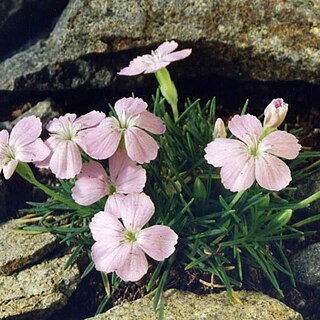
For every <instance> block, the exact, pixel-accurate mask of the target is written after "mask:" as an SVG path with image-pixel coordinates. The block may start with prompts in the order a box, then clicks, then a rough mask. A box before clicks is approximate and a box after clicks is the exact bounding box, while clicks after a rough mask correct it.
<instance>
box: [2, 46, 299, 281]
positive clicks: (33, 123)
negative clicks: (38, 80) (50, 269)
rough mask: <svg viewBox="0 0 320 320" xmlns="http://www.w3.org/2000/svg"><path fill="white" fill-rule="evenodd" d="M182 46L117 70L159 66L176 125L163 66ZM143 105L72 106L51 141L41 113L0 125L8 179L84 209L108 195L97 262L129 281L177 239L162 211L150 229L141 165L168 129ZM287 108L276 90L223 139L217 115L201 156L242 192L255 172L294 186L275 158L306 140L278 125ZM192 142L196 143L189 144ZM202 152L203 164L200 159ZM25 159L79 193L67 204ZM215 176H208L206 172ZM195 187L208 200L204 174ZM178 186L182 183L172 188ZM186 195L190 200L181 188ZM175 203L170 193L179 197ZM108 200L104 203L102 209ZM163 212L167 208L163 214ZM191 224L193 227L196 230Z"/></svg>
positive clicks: (96, 225) (289, 154)
mask: <svg viewBox="0 0 320 320" xmlns="http://www.w3.org/2000/svg"><path fill="white" fill-rule="evenodd" d="M177 46H178V45H177V43H176V42H174V41H170V42H165V43H163V44H161V45H160V46H159V47H158V48H157V49H156V50H155V51H154V52H152V53H151V55H144V56H142V57H137V58H136V59H134V60H132V61H131V62H130V64H129V66H128V67H126V68H124V69H122V70H121V71H120V72H119V74H120V75H127V76H132V75H137V74H140V73H155V75H156V78H157V80H158V82H159V88H160V91H161V93H162V95H163V97H164V98H165V99H166V100H167V102H168V103H169V104H170V105H171V107H172V115H173V117H174V121H173V122H169V123H170V124H171V125H172V126H174V125H179V121H180V118H179V110H178V95H177V90H176V88H175V85H174V83H173V81H172V80H171V77H170V75H169V72H168V70H167V69H166V67H167V66H168V65H169V64H170V62H172V61H177V60H181V59H184V58H186V57H187V56H189V55H190V53H191V49H184V50H180V51H176V52H174V50H175V49H176V48H177ZM147 107H148V105H147V103H146V102H145V101H143V100H142V99H140V98H133V97H129V98H122V99H120V100H118V101H117V102H116V103H115V106H114V113H113V115H112V116H106V115H105V114H104V113H103V112H99V111H91V112H89V113H87V114H85V115H83V116H80V117H78V118H77V116H76V114H70V113H67V114H66V115H64V116H61V117H59V118H56V119H53V120H51V121H50V122H49V123H48V124H47V126H46V129H47V131H48V133H49V138H48V139H47V140H46V141H43V140H42V139H41V138H40V135H41V131H42V124H41V121H40V119H39V118H37V117H35V116H31V117H26V118H24V119H22V120H21V121H19V122H18V123H17V124H16V125H15V127H14V128H13V129H12V132H11V134H10V135H9V133H8V132H7V131H6V130H2V131H0V171H1V170H3V173H4V176H5V178H6V179H9V178H10V177H11V176H12V174H13V172H14V171H15V170H17V172H18V173H19V174H20V175H21V176H22V177H25V178H26V179H27V180H28V181H30V182H31V183H34V184H35V185H36V186H37V187H39V188H41V189H42V190H43V191H45V192H47V194H49V195H50V196H53V197H56V199H58V200H59V201H61V202H65V203H66V204H68V205H70V206H71V207H73V208H74V207H75V206H78V205H79V206H81V208H83V207H86V206H91V205H93V204H95V203H97V202H99V203H100V202H101V201H104V202H103V205H104V209H103V211H100V212H98V213H96V212H97V211H98V210H100V209H97V210H96V209H94V210H95V211H94V213H96V214H95V215H94V216H93V214H92V216H93V217H92V216H91V217H92V219H91V222H90V225H89V228H90V231H91V234H92V238H93V239H94V240H95V243H94V244H93V246H92V259H93V261H94V263H95V266H96V269H97V270H99V271H102V272H105V273H109V272H116V274H117V275H118V276H119V277H120V278H122V279H123V280H125V281H137V280H139V279H140V278H141V277H142V276H143V275H145V274H146V273H147V270H148V261H147V258H146V255H148V256H149V257H151V258H152V259H154V260H156V261H163V260H164V259H166V258H168V257H169V256H170V255H172V254H173V252H174V251H175V246H176V244H177V241H178V235H177V234H176V233H175V231H173V229H171V228H170V227H168V226H165V225H162V224H164V223H165V222H167V221H171V222H172V221H174V219H172V220H170V219H168V220H165V219H163V220H161V219H158V220H157V221H160V224H159V225H153V226H147V227H146V228H144V226H145V225H146V224H148V223H149V221H150V220H151V218H152V216H153V215H154V213H155V212H156V208H155V206H154V204H153V202H152V200H151V198H150V197H149V196H148V195H146V194H145V193H144V188H145V185H146V181H147V172H146V169H145V168H146V167H147V166H146V165H145V166H144V164H145V163H150V161H152V160H154V159H155V158H156V157H157V154H158V151H159V144H158V142H157V140H156V136H157V135H161V134H164V133H165V131H166V126H165V124H164V122H163V120H162V119H161V118H160V117H158V116H156V115H155V114H153V113H151V112H149V111H147ZM287 111H288V105H287V104H286V103H285V102H284V101H283V99H280V98H278V99H274V100H273V101H272V102H271V103H270V104H269V105H268V106H267V107H266V109H265V112H264V115H265V118H264V121H263V124H262V123H261V122H260V120H259V119H258V118H257V117H255V116H253V115H250V114H246V115H241V116H240V115H235V116H234V117H233V118H232V119H231V121H230V122H229V123H228V128H227V129H228V130H229V131H230V132H231V134H232V135H233V136H234V137H236V138H237V139H234V138H233V137H231V138H227V129H226V126H225V124H224V122H223V121H222V119H220V118H218V119H217V120H216V123H215V125H214V128H210V129H209V130H207V132H210V137H209V138H207V140H206V142H205V144H206V143H207V142H208V141H210V140H211V132H213V135H212V138H213V141H212V142H210V143H209V144H208V145H207V146H206V148H205V150H204V151H205V159H206V160H207V162H208V163H209V164H211V165H213V166H214V167H218V168H221V170H220V176H221V181H222V183H223V185H224V187H225V188H226V189H229V190H231V191H232V192H239V191H244V190H246V189H248V188H250V187H251V186H252V185H253V184H254V182H255V181H257V183H258V185H260V186H261V187H262V188H265V189H267V190H271V191H279V190H282V189H284V188H285V187H286V186H288V184H289V183H290V181H291V172H290V169H289V167H288V166H287V164H286V163H285V162H284V161H283V160H281V159H279V157H280V158H284V159H294V158H296V157H297V156H298V153H299V151H300V149H301V146H300V144H299V143H298V140H297V139H296V137H295V136H293V135H292V134H290V133H288V132H286V131H281V130H278V127H279V126H280V125H281V124H282V122H283V121H284V119H285V116H286V114H287ZM210 125H211V124H210ZM167 127H168V128H169V125H168V126H167ZM199 127H200V126H199ZM211 129H213V130H212V131H211ZM184 134H185V131H184V129H183V130H181V137H182V139H183V141H187V143H188V144H189V145H190V144H192V143H191V142H190V140H189V138H190V137H189V136H187V135H185V136H184ZM199 138H200V139H202V137H199ZM168 140H169V139H168ZM191 149H192V151H193V147H192V148H191ZM160 151H161V150H160ZM198 154H202V152H199V153H198ZM178 157H179V156H178ZM187 157H188V155H187V156H186V158H187ZM201 157H202V156H201ZM97 160H107V161H106V162H105V163H108V165H107V166H105V163H103V162H102V163H100V162H99V161H97ZM198 160H199V159H197V161H196V163H197V164H198V163H202V162H201V161H198ZM200 160H203V158H202V159H200ZM26 163H34V164H35V165H36V166H37V167H45V168H49V169H50V170H51V171H52V173H54V174H55V176H56V177H57V178H58V179H72V188H70V189H71V196H72V199H73V200H74V202H72V203H71V204H70V199H65V198H63V197H62V196H61V195H60V194H55V193H54V191H52V190H51V189H50V188H47V187H45V186H42V185H41V183H39V182H37V181H36V180H35V178H34V177H33V175H32V171H31V170H30V168H29V167H28V166H26V165H25V164H26ZM185 163H187V160H186V161H184V159H183V161H182V165H181V168H182V167H183V166H184V165H185ZM191 166H193V164H192V165H191ZM169 167H170V166H169ZM179 168H180V167H179ZM162 169H165V170H167V171H170V170H171V167H170V168H162V167H161V168H160V170H159V174H162ZM184 169H185V168H184ZM188 169H189V168H188ZM211 169H212V168H211ZM201 170H202V169H201ZM171 171H172V172H174V173H176V172H178V170H171ZM175 171H176V172H175ZM187 171H188V170H187ZM197 173H198V171H197ZM157 174H158V173H157ZM181 176H182V174H181ZM181 176H180V173H179V172H178V173H177V176H176V178H177V179H176V180H177V181H179V183H180V182H181V185H182V184H183V183H185V184H187V183H188V182H189V181H190V180H191V179H192V178H193V176H192V174H190V176H188V177H186V178H185V179H184V178H181ZM210 177H211V175H210V176H209V179H211V178H210ZM164 178H167V177H164ZM209 179H208V180H209ZM173 180H174V179H173ZM185 181H187V182H185ZM209 184H210V183H208V185H209ZM183 187H184V186H183ZM194 188H195V189H197V190H196V192H195V194H197V195H198V196H199V197H198V198H199V199H200V198H201V201H198V202H199V203H204V202H205V201H206V198H207V195H206V194H205V192H206V187H205V186H204V185H203V184H202V182H201V179H200V178H199V177H197V178H196V179H195V183H194ZM181 190H182V187H181ZM181 190H178V188H177V190H176V193H179V191H181ZM199 190H200V191H199ZM166 192H168V190H166ZM168 193H169V192H168ZM190 194H192V193H191V191H190V189H189V193H188V196H189V198H190V204H191V203H192V202H193V200H194V199H191V198H192V196H190ZM194 198H196V196H194ZM181 199H183V201H184V202H185V203H187V202H186V201H185V200H184V198H183V196H181ZM168 202H170V201H168ZM175 202H176V201H175V200H174V201H172V203H173V204H174V203H175ZM195 202H197V201H195ZM170 205H171V203H170ZM172 206H173V205H172ZM188 206H189V204H187V205H186V207H185V208H183V209H182V210H181V212H180V216H179V217H181V216H182V214H183V213H184V212H185V211H187V210H189V208H188ZM102 208H103V207H102V206H101V210H102ZM161 213H163V212H161ZM165 215H166V213H163V214H162V217H163V216H165ZM287 216H288V214H287ZM290 217H291V212H290ZM209 220H210V219H209ZM209 220H208V221H209ZM287 220H288V219H287ZM287 220H286V221H287ZM183 221H184V222H183V225H184V224H185V223H187V221H188V220H187V217H184V220H183ZM194 221H196V219H195V220H194ZM171 222H169V225H170V226H172V224H171ZM206 223H207V222H206ZM173 228H174V227H173ZM177 229H178V230H180V229H179V228H177ZM195 229H196V228H193V226H192V230H195ZM223 230H225V229H223ZM214 231H215V230H214ZM210 232H211V231H210ZM206 235H208V233H206V232H202V233H201V237H202V236H203V237H204V236H206ZM210 235H211V233H210V234H209V236H210ZM197 239H200V237H198V238H197ZM210 243H211V240H210ZM210 246H211V245H210ZM210 246H204V248H207V247H208V248H210ZM190 248H191V249H192V252H196V251H198V249H197V248H198V244H197V245H196V246H190ZM190 248H188V250H189V249H190ZM199 250H200V249H199ZM201 250H202V249H201ZM201 250H200V251H201ZM206 250H207V249H206ZM206 258H207V257H206V256H205V259H206ZM201 259H203V257H202V258H200V260H201ZM205 259H203V261H204V260H205ZM200 260H199V261H200ZM201 261H202V260H201Z"/></svg>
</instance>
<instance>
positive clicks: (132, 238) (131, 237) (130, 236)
mask: <svg viewBox="0 0 320 320" xmlns="http://www.w3.org/2000/svg"><path fill="white" fill-rule="evenodd" d="M125 240H126V241H128V242H130V243H135V242H137V240H138V232H134V231H128V232H127V233H126V234H125Z"/></svg>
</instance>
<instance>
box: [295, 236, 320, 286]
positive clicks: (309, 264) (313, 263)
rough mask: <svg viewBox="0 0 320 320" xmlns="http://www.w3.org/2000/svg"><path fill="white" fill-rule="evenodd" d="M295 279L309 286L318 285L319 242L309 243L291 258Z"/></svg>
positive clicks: (319, 268) (319, 275)
mask: <svg viewBox="0 0 320 320" xmlns="http://www.w3.org/2000/svg"><path fill="white" fill-rule="evenodd" d="M291 267H292V271H293V273H294V276H295V279H296V280H297V281H298V282H300V283H303V284H306V285H309V286H319V285H320V243H319V242H318V243H315V244H312V245H309V246H308V247H306V248H305V249H303V250H301V251H300V252H298V253H296V254H295V255H294V256H293V257H292V258H291Z"/></svg>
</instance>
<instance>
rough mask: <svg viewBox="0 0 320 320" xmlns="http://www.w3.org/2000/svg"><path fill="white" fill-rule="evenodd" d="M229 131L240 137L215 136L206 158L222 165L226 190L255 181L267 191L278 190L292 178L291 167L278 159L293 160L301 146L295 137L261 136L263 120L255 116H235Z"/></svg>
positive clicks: (212, 162)
mask: <svg viewBox="0 0 320 320" xmlns="http://www.w3.org/2000/svg"><path fill="white" fill-rule="evenodd" d="M228 127H229V130H230V131H231V133H232V134H233V135H234V136H236V137H237V138H238V139H240V140H241V141H239V140H235V139H225V138H216V139H215V140H214V141H212V142H210V143H209V144H208V145H207V147H206V149H205V152H206V155H205V158H206V160H207V161H208V162H209V163H210V164H212V165H213V166H215V167H221V172H220V174H221V180H222V183H223V185H224V186H225V188H226V189H230V190H231V191H242V190H245V189H248V188H249V187H250V186H251V185H252V184H253V183H254V181H255V180H257V182H258V184H259V185H260V186H261V187H263V188H265V189H268V190H274V191H279V190H281V189H283V188H285V187H286V186H287V185H288V184H289V182H290V181H291V172H290V169H289V167H288V166H287V165H286V164H285V163H284V162H283V161H282V160H280V159H279V158H277V157H282V158H285V159H294V158H296V157H297V156H298V153H299V150H300V149H301V146H300V144H299V143H298V140H297V139H296V137H295V136H293V135H292V134H290V133H287V132H285V131H274V132H272V133H270V134H268V135H267V136H266V137H262V136H261V135H262V132H263V128H262V125H261V122H260V121H259V120H258V118H256V117H255V116H252V115H249V114H247V115H244V116H239V115H236V116H234V117H233V118H232V120H231V121H230V122H229V126H228Z"/></svg>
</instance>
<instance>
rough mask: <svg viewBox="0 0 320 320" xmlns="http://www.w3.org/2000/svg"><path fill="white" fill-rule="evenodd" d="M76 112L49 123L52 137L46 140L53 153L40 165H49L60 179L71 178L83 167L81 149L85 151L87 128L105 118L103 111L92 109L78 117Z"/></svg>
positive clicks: (39, 165)
mask: <svg viewBox="0 0 320 320" xmlns="http://www.w3.org/2000/svg"><path fill="white" fill-rule="evenodd" d="M76 117H77V116H76V115H75V114H74V113H72V114H70V113H67V114H66V115H64V116H61V117H59V118H56V119H53V120H52V121H50V122H49V123H48V125H47V127H46V128H47V130H48V131H49V133H50V138H49V139H48V140H46V143H47V145H48V146H49V147H50V149H51V150H52V154H51V155H50V157H48V158H47V159H46V160H45V161H44V162H42V163H39V164H38V167H44V166H49V167H50V169H51V171H52V172H53V173H54V174H55V175H56V177H57V178H59V179H71V178H74V177H75V176H76V175H77V174H79V173H80V170H81V168H82V159H81V149H84V151H85V144H84V143H83V139H84V136H85V130H84V129H87V128H92V127H95V126H97V125H98V124H99V123H100V122H101V120H102V119H104V118H105V114H104V113H103V112H98V111H91V112H89V113H87V114H85V115H83V116H81V117H79V118H78V119H76Z"/></svg>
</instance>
